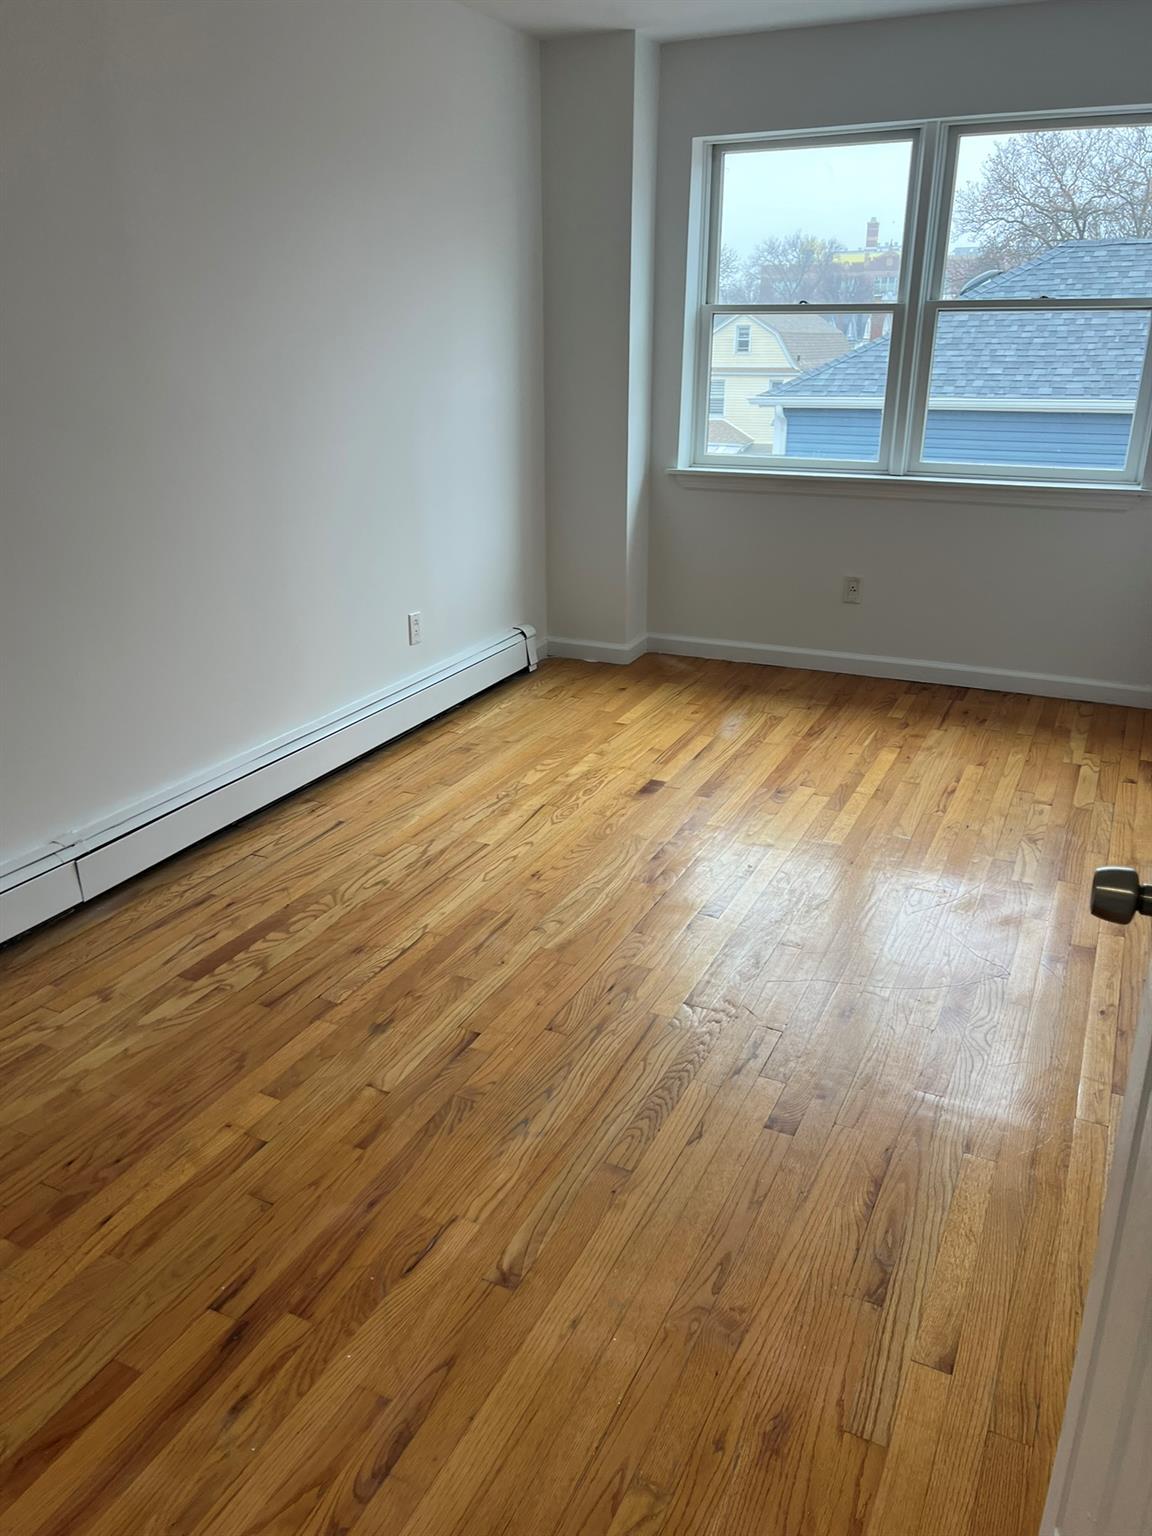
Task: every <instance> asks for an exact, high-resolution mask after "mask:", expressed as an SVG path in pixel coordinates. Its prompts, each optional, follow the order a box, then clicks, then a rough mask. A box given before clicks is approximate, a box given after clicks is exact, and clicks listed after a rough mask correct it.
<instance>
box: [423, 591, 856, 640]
mask: <svg viewBox="0 0 1152 1536" xmlns="http://www.w3.org/2000/svg"><path fill="white" fill-rule="evenodd" d="M857 601H859V599H857ZM423 638H424V615H423V614H422V613H420V612H419V611H417V612H416V613H410V614H409V615H408V644H409V645H419V644H420V642H421V640H423Z"/></svg>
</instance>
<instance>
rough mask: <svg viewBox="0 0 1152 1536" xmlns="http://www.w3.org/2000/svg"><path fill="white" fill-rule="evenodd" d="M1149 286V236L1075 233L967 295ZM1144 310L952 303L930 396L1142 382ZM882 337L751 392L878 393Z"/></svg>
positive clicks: (800, 395) (1129, 394) (832, 396)
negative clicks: (982, 307)
mask: <svg viewBox="0 0 1152 1536" xmlns="http://www.w3.org/2000/svg"><path fill="white" fill-rule="evenodd" d="M1144 294H1149V295H1152V240H1081V241H1073V242H1070V243H1068V244H1066V245H1059V246H1056V247H1054V248H1053V249H1052V250H1050V251H1046V252H1045V253H1044V254H1043V255H1042V256H1037V257H1036V258H1034V259H1033V260H1032V261H1028V262H1025V263H1023V264H1022V265H1021V266H1019V267H1015V268H1013V269H1012V270H1011V271H1010V272H1001V273H997V274H995V275H992V276H989V277H987V278H984V279H982V280H980V281H979V282H977V283H975V284H973V285H971V286H970V287H969V288H968V289H967V290H966V291H965V297H966V298H971V297H979V298H995V299H1024V298H1028V299H1032V298H1073V297H1075V298H1116V297H1120V296H1124V297H1128V296H1133V295H1135V296H1139V295H1144ZM1147 344H1148V317H1147V315H1145V314H1142V313H1141V312H1139V311H1136V310H1055V311H1044V310H1007V311H991V312H986V311H979V310H966V311H953V312H951V313H946V314H943V315H941V317H940V322H939V326H938V330H937V336H936V346H935V350H934V355H933V362H932V398H933V399H934V400H941V399H945V400H947V399H953V400H960V399H964V400H973V399H978V400H989V401H995V400H1005V401H1006V400H1012V401H1023V402H1036V403H1045V402H1051V401H1061V400H1068V401H1073V400H1100V401H1109V400H1115V401H1116V402H1117V403H1121V402H1123V403H1125V404H1128V405H1130V404H1131V402H1132V401H1134V400H1135V398H1136V393H1137V390H1138V388H1139V384H1140V374H1141V370H1142V367H1143V361H1144V354H1145V350H1146V348H1147ZM887 372H888V340H887V338H884V339H883V340H880V341H873V342H868V343H866V344H865V345H864V346H861V347H857V348H856V349H855V350H854V351H852V352H847V353H845V355H844V356H843V357H839V358H836V359H834V360H833V361H831V362H829V363H826V364H824V365H823V366H822V367H819V368H814V369H812V371H811V372H809V373H806V374H804V375H803V376H802V377H801V378H797V379H790V380H788V381H787V382H786V383H783V384H779V385H777V386H776V387H775V388H773V389H770V390H765V391H764V392H763V393H762V394H759V395H757V396H756V397H755V398H756V400H757V401H758V402H759V403H760V404H763V405H771V404H775V403H777V402H778V401H779V402H780V403H786V402H787V401H789V400H791V401H792V402H793V403H795V404H799V403H800V402H801V400H803V401H805V402H808V401H813V402H820V403H823V402H824V401H825V400H832V401H834V400H841V401H846V400H848V399H852V400H873V399H874V400H876V401H877V402H879V400H880V399H881V398H882V397H883V394H884V384H885V380H886V378H887Z"/></svg>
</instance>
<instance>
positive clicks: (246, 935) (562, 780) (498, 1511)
mask: <svg viewBox="0 0 1152 1536" xmlns="http://www.w3.org/2000/svg"><path fill="white" fill-rule="evenodd" d="M1150 841H1152V716H1146V715H1145V714H1143V713H1141V712H1139V711H1133V710H1125V709H1121V708H1118V707H1112V706H1105V705H1089V704H1075V703H1070V702H1067V701H1059V700H1040V699H1029V698H1026V697H1023V696H1018V695H1004V694H992V693H987V692H982V691H979V690H962V689H949V688H945V687H942V686H936V685H926V684H917V683H902V682H895V681H887V680H871V679H866V678H845V677H837V676H836V675H835V674H814V673H805V672H799V671H788V670H783V669H772V668H760V667H747V666H738V665H734V664H731V663H727V662H718V661H696V660H689V659H685V658H674V657H656V656H650V657H646V658H644V659H643V660H641V661H640V662H637V663H636V664H634V665H633V666H631V667H628V668H612V667H601V668H596V667H591V666H587V665H585V664H582V663H577V662H566V661H565V662H549V663H547V664H545V665H544V666H542V667H541V668H540V670H539V671H538V672H537V673H535V674H534V675H532V676H531V677H524V678H519V679H514V680H512V681H511V682H509V683H507V684H504V685H501V686H500V687H498V688H495V689H493V690H491V691H490V692H489V693H487V694H485V695H483V696H482V697H480V698H478V699H475V700H473V701H471V702H470V703H468V704H466V705H464V706H462V707H461V708H460V709H458V710H455V711H453V712H452V713H451V714H449V715H447V716H445V717H443V718H442V719H440V720H438V721H436V722H433V723H432V724H431V725H430V726H428V727H427V728H425V729H423V730H421V731H419V732H415V733H413V734H412V735H411V736H409V737H407V738H405V739H404V740H402V741H400V742H396V743H394V744H392V745H391V746H389V747H387V748H384V749H382V750H381V751H379V752H376V753H373V754H371V755H370V756H369V757H367V758H365V759H363V760H361V761H360V762H358V763H355V764H352V765H350V766H349V767H348V768H346V769H344V770H342V771H341V772H339V773H336V774H333V775H332V776H331V777H330V778H328V779H326V780H324V781H322V782H320V783H318V784H314V785H312V786H310V787H309V788H308V789H307V790H306V791H304V792H302V793H301V794H300V795H298V796H296V797H293V798H291V799H289V800H288V801H285V802H283V803H282V804H280V805H278V806H276V807H273V808H271V809H270V810H269V811H267V812H265V813H263V814H261V815H258V816H255V817H253V818H251V819H249V820H248V821H247V822H245V823H243V824H242V825H241V826H239V827H236V828H234V829H232V830H231V831H229V832H226V833H224V834H221V835H220V836H219V837H216V838H214V839H212V840H211V841H210V842H208V843H206V844H205V845H203V846H202V847H200V848H197V849H193V850H190V851H188V852H187V853H185V854H183V855H181V856H180V857H179V858H178V859H175V860H173V861H172V862H171V863H170V864H169V865H166V866H164V867H163V868H161V869H159V870H155V871H152V872H150V873H149V874H148V875H146V876H144V877H142V878H141V879H140V880H138V881H136V882H134V883H133V884H132V885H130V886H128V887H126V888H124V889H122V890H120V891H117V892H114V893H111V894H110V895H109V896H107V897H105V898H103V899H102V900H100V901H98V902H96V903H94V904H92V905H91V906H90V907H89V908H86V909H85V910H83V911H82V912H79V913H77V914H75V915H74V916H72V917H71V918H67V919H64V920H62V921H61V922H59V923H56V924H53V925H51V926H50V927H48V928H46V929H44V930H42V931H40V932H39V933H36V934H33V935H30V936H28V937H26V938H25V939H23V940H21V941H17V942H15V943H13V944H11V945H9V946H8V947H7V948H6V949H5V950H4V951H2V952H0V1082H2V1086H0V1196H2V1199H0V1301H2V1303H3V1306H2V1308H0V1511H2V1515H0V1519H2V1520H3V1524H4V1530H5V1532H9V1531H10V1532H11V1533H12V1536H64V1533H69V1536H73V1533H74V1536H141V1533H148V1536H162V1533H166V1536H172V1533H177V1532H179V1533H181V1536H257V1533H261V1536H271V1533H276V1536H290V1533H315V1536H320V1533H326V1532H330V1531H332V1530H340V1531H342V1532H355V1533H356V1536H464V1533H465V1532H467V1533H468V1536H540V1533H542V1532H545V1531H546V1532H548V1533H549V1536H593V1533H600V1536H625V1533H631V1536H635V1533H638V1532H641V1531H643V1532H646V1533H655V1532H668V1533H671V1532H676V1533H692V1536H717V1533H720V1532H723V1533H724V1536H745V1533H747V1536H800V1533H808V1532H812V1533H817V1532H819V1533H820V1536H861V1533H863V1536H891V1533H892V1532H900V1533H901V1536H917V1533H920V1532H923V1533H925V1536H927V1533H931V1536H950V1533H955V1536H975V1533H976V1532H977V1531H979V1532H981V1533H983V1532H985V1531H987V1532H992V1531H994V1532H996V1536H1035V1531H1036V1528H1037V1523H1038V1520H1039V1513H1040V1508H1041V1506H1042V1502H1043V1495H1044V1488H1045V1483H1046V1480H1047V1475H1048V1469H1049V1466H1050V1463H1051V1458H1052V1455H1053V1452H1054V1449H1055V1442H1056V1437H1057V1434H1058V1431H1059V1424H1060V1416H1061V1412H1062V1406H1063V1398H1064V1394H1065V1392H1066V1390H1067V1383H1068V1378H1069V1373H1070V1369H1071V1362H1072V1356H1073V1352H1074V1347H1075V1339H1076V1333H1077V1329H1078V1326H1079V1319H1080V1316H1081V1312H1082V1308H1083V1297H1084V1289H1085V1286H1086V1283H1087V1276H1088V1273H1089V1270H1090V1266H1091V1258H1092V1252H1093V1246H1094V1242H1095V1233H1096V1225H1097V1222H1098V1219H1099V1210H1100V1204H1101V1199H1102V1192H1103V1186H1104V1180H1105V1174H1106V1169H1107V1166H1108V1160H1109V1157H1110V1152H1111V1143H1112V1138H1113V1136H1114V1133H1115V1125H1116V1119H1117V1114H1118V1110H1119V1107H1120V1105H1121V1104H1122V1102H1123V1093H1124V1089H1125V1074H1126V1070H1127V1061H1128V1052H1129V1046H1130V1032H1131V1021H1132V1019H1133V1018H1134V1015H1135V1008H1134V1000H1135V996H1136V993H1137V989H1138V987H1139V985H1140V983H1141V981H1142V977H1143V973H1144V970H1145V968H1146V964H1147V940H1146V938H1145V936H1144V935H1143V934H1142V933H1138V932H1136V931H1135V930H1131V931H1129V932H1126V933H1123V934H1120V933H1114V932H1112V931H1110V930H1109V931H1105V930H1101V929H1100V928H1099V927H1098V925H1096V924H1095V923H1093V922H1092V921H1090V920H1088V919H1087V918H1086V917H1085V911H1084V909H1085V902H1086V896H1087V881H1088V878H1089V875H1090V872H1091V869H1092V867H1093V865H1094V864H1096V863H1103V862H1115V863H1140V862H1144V863H1146V862H1147V859H1148V854H1149V845H1150Z"/></svg>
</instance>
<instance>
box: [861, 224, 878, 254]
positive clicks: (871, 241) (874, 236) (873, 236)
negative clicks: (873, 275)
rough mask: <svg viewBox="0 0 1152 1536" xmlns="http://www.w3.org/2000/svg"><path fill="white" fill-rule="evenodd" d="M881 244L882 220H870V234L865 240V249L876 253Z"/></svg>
mask: <svg viewBox="0 0 1152 1536" xmlns="http://www.w3.org/2000/svg"><path fill="white" fill-rule="evenodd" d="M879 244H880V220H879V219H869V220H868V233H867V235H866V236H865V239H864V249H865V250H866V251H874V250H876V248H877V247H878V246H879Z"/></svg>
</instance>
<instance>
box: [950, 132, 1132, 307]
mask: <svg viewBox="0 0 1152 1536" xmlns="http://www.w3.org/2000/svg"><path fill="white" fill-rule="evenodd" d="M954 227H955V229H956V230H957V231H958V232H959V231H968V232H970V233H971V234H972V235H973V236H974V237H975V240H976V244H977V254H976V256H975V258H974V259H973V258H968V261H969V264H973V265H974V266H975V267H976V270H981V269H987V268H988V267H1010V266H1016V265H1018V264H1019V263H1020V262H1021V261H1026V260H1027V259H1028V258H1029V257H1032V256H1036V255H1038V254H1039V253H1040V252H1041V251H1046V250H1050V249H1051V248H1052V247H1053V246H1054V245H1061V244H1063V243H1064V242H1065V241H1068V240H1099V239H1123V238H1126V237H1127V238H1132V237H1136V238H1149V237H1152V128H1148V127H1144V126H1143V125H1140V126H1135V127H1118V128H1083V129H1059V130H1055V131H1053V132H1039V133H1026V134H1015V135H1013V136H1012V137H1010V138H1007V139H1005V140H1004V141H1003V142H1002V143H1000V144H998V145H997V146H996V148H995V149H994V150H993V152H992V154H991V155H989V157H988V159H987V160H986V161H985V163H984V166H983V168H982V170H981V173H980V178H979V180H977V181H971V182H969V183H968V184H967V185H966V186H964V187H962V188H961V189H960V191H959V193H958V194H957V197H956V221H955V226H954ZM968 275H969V276H971V275H974V274H973V273H969V274H968Z"/></svg>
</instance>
